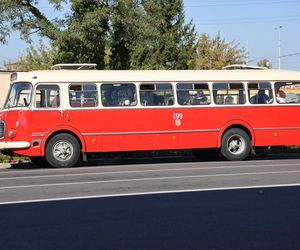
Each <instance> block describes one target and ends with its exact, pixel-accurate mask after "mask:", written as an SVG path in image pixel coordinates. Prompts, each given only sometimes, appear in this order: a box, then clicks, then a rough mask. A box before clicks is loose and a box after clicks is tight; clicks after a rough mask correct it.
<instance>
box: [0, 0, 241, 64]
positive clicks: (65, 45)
mask: <svg viewBox="0 0 300 250" xmlns="http://www.w3.org/2000/svg"><path fill="white" fill-rule="evenodd" d="M45 2H47V4H48V5H49V7H50V9H51V10H52V11H53V12H55V11H56V12H57V13H60V14H58V15H55V16H56V17H53V18H51V17H50V15H49V13H48V12H49V11H48V12H43V11H42V10H43V9H42V8H41V5H42V4H45ZM66 6H67V9H65V10H63V9H64V7H66ZM62 10H63V12H62ZM0 11H1V12H0V43H5V42H7V38H8V36H9V35H10V32H11V31H19V32H20V34H21V38H22V39H24V40H26V41H27V42H28V43H29V44H30V43H31V37H32V35H33V34H36V35H38V36H39V37H40V38H41V39H45V38H46V39H48V41H50V48H47V47H45V46H41V45H40V46H39V47H38V48H36V49H35V48H34V47H32V46H31V47H30V48H29V50H28V52H27V55H25V56H22V58H21V62H20V65H22V68H24V67H25V64H26V63H29V64H30V63H32V66H30V68H33V69H35V68H36V67H37V66H38V65H40V66H41V68H44V67H47V66H46V65H48V64H49V63H50V62H53V63H97V64H98V68H99V69H194V68H196V69H211V68H216V69H219V68H222V67H223V66H226V65H228V64H233V63H242V62H244V61H245V52H244V50H242V49H240V48H239V46H238V45H236V44H234V43H233V42H231V43H226V42H225V40H224V39H222V38H221V36H220V34H218V35H217V36H216V37H214V38H210V36H209V35H207V34H202V35H201V36H200V39H199V41H198V42H196V32H195V27H194V24H193V22H192V21H190V22H189V23H186V22H185V13H184V9H183V0H48V1H42V0H5V1H4V0H2V1H0ZM20 67H21V66H20Z"/></svg>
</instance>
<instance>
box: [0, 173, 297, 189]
mask: <svg viewBox="0 0 300 250" xmlns="http://www.w3.org/2000/svg"><path fill="white" fill-rule="evenodd" d="M291 173H300V171H271V172H254V173H232V174H203V175H185V176H169V177H151V178H132V179H119V180H118V179H117V180H102V181H82V182H65V183H49V184H34V185H19V186H3V187H0V190H7V189H19V188H35V187H56V186H71V185H90V184H101V183H118V182H136V181H155V180H176V179H189V178H207V177H229V176H249V175H270V174H291Z"/></svg>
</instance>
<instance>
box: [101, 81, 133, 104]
mask: <svg viewBox="0 0 300 250" xmlns="http://www.w3.org/2000/svg"><path fill="white" fill-rule="evenodd" d="M101 100H102V105H103V106H104V107H120V106H127V107H128V106H136V105H137V97H136V87H135V85H134V84H132V83H126V84H123V83H122V84H119V83H115V84H102V85H101Z"/></svg>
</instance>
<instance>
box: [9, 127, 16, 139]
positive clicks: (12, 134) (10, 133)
mask: <svg viewBox="0 0 300 250" xmlns="http://www.w3.org/2000/svg"><path fill="white" fill-rule="evenodd" d="M8 136H9V138H10V139H13V138H14V137H15V136H16V134H15V131H14V130H12V129H11V130H9V131H8Z"/></svg>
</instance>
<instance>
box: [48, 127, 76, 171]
mask: <svg viewBox="0 0 300 250" xmlns="http://www.w3.org/2000/svg"><path fill="white" fill-rule="evenodd" d="M79 157H80V145H79V142H78V141H77V139H76V138H75V137H74V136H72V135H70V134H67V133H62V134H57V135H55V136H54V137H53V138H51V140H50V141H49V142H48V144H47V147H46V160H47V162H48V163H49V164H50V165H51V166H52V167H55V168H68V167H72V166H74V165H75V164H76V163H77V162H78V160H79Z"/></svg>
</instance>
